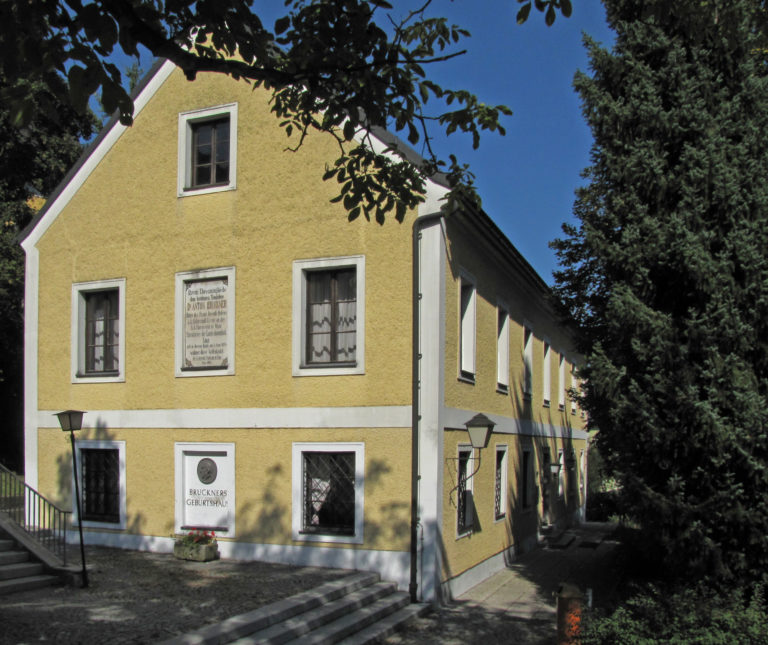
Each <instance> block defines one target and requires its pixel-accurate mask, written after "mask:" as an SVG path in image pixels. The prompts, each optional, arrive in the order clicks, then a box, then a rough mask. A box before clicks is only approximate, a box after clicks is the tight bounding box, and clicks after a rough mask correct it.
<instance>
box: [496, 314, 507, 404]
mask: <svg viewBox="0 0 768 645" xmlns="http://www.w3.org/2000/svg"><path fill="white" fill-rule="evenodd" d="M496 387H497V389H498V390H499V391H500V392H508V391H509V312H508V311H507V308H506V307H505V306H504V305H503V304H499V306H498V311H497V323H496Z"/></svg>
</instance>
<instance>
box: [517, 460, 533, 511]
mask: <svg viewBox="0 0 768 645" xmlns="http://www.w3.org/2000/svg"><path fill="white" fill-rule="evenodd" d="M520 478H521V479H522V481H521V482H520V484H521V485H520V491H521V492H520V497H521V498H522V502H523V508H530V507H531V504H532V503H533V495H532V493H533V463H532V460H531V451H530V450H523V463H522V467H521V469H520Z"/></svg>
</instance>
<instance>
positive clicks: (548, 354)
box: [541, 336, 552, 406]
mask: <svg viewBox="0 0 768 645" xmlns="http://www.w3.org/2000/svg"><path fill="white" fill-rule="evenodd" d="M542 346H543V347H542V348H543V350H544V355H543V358H542V368H541V392H542V394H541V397H542V399H543V404H544V405H545V406H548V405H551V404H552V343H551V342H550V341H549V338H547V337H546V336H545V337H544V338H543V339H542Z"/></svg>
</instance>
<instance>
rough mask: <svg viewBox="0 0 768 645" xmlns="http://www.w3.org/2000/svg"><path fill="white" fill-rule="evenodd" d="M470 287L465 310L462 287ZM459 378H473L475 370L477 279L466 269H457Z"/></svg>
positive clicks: (472, 379)
mask: <svg viewBox="0 0 768 645" xmlns="http://www.w3.org/2000/svg"><path fill="white" fill-rule="evenodd" d="M465 286H468V287H470V288H471V292H470V294H469V300H468V302H467V307H466V311H463V309H464V302H463V301H464V287H465ZM458 291H459V294H458V297H459V302H458V310H459V321H458V327H459V361H458V363H459V375H458V376H459V378H460V379H462V380H469V381H474V380H475V374H476V372H477V367H476V366H477V280H475V278H474V276H472V274H471V273H469V272H468V271H466V270H464V269H462V268H460V269H459V290H458Z"/></svg>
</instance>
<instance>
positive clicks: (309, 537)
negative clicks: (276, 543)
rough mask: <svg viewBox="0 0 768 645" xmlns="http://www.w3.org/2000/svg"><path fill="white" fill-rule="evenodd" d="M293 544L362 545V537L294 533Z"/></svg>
mask: <svg viewBox="0 0 768 645" xmlns="http://www.w3.org/2000/svg"><path fill="white" fill-rule="evenodd" d="M293 541H294V542H327V543H329V544H362V543H363V536H362V535H334V534H330V533H329V534H325V533H301V532H299V533H294V535H293Z"/></svg>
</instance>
